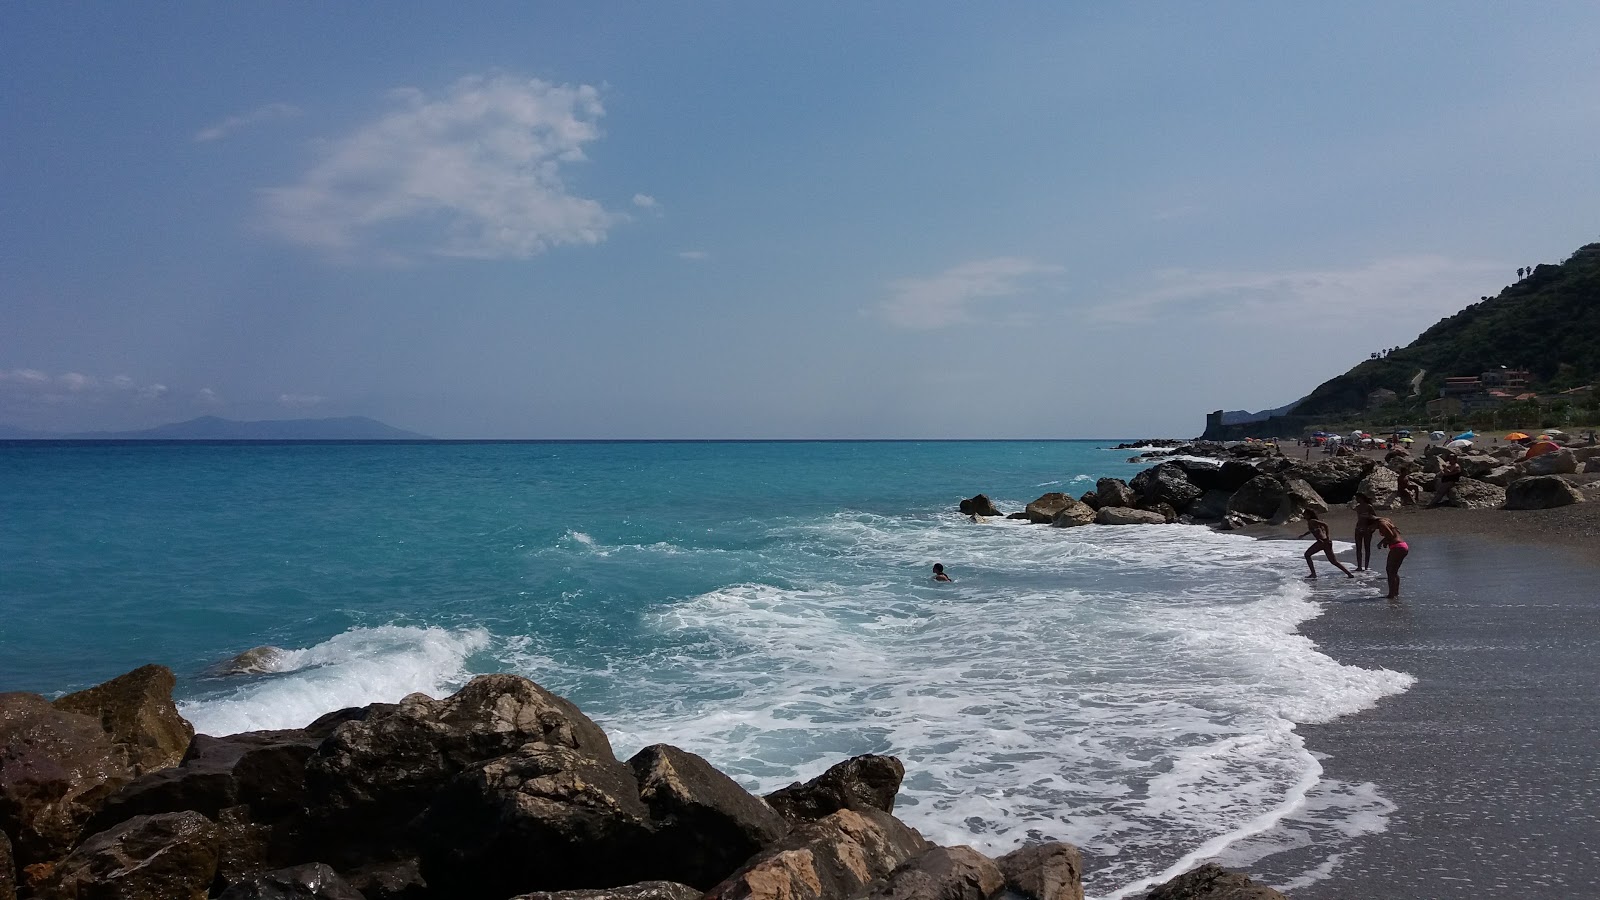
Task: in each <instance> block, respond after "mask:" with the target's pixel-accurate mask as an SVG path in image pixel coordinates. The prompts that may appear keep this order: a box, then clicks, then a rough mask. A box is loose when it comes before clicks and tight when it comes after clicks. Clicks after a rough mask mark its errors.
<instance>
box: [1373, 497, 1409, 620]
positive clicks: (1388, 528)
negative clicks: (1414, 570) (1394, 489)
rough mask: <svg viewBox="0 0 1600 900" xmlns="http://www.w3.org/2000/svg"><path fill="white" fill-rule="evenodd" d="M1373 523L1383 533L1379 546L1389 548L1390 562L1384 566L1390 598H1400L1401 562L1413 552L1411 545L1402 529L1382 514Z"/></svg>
mask: <svg viewBox="0 0 1600 900" xmlns="http://www.w3.org/2000/svg"><path fill="white" fill-rule="evenodd" d="M1373 524H1374V525H1375V526H1376V527H1377V529H1378V533H1379V534H1381V535H1383V538H1382V539H1381V540H1379V541H1378V547H1379V548H1380V549H1381V548H1383V547H1388V548H1389V560H1388V564H1387V565H1386V566H1385V567H1384V570H1385V571H1386V572H1387V573H1388V575H1389V599H1390V600H1399V599H1400V564H1401V563H1403V562H1405V561H1406V557H1407V556H1409V555H1410V554H1411V547H1410V546H1409V545H1407V544H1406V542H1405V541H1404V540H1403V539H1402V538H1401V537H1400V529H1398V528H1396V527H1394V523H1393V522H1391V521H1389V520H1388V519H1385V518H1383V517H1381V516H1380V517H1379V518H1378V519H1377V520H1375V521H1374V522H1373Z"/></svg>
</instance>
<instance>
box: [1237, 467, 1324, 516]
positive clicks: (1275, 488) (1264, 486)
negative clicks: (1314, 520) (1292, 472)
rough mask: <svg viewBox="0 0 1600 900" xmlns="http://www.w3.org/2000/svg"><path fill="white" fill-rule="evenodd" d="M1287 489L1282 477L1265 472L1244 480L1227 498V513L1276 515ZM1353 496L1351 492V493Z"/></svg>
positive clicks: (1287, 494) (1285, 501)
mask: <svg viewBox="0 0 1600 900" xmlns="http://www.w3.org/2000/svg"><path fill="white" fill-rule="evenodd" d="M1288 496H1289V489H1288V487H1286V486H1285V485H1284V483H1283V479H1281V478H1279V477H1278V476H1276V475H1269V474H1267V473H1265V472H1263V473H1261V474H1260V475H1257V476H1256V477H1254V478H1252V479H1250V480H1249V481H1247V482H1245V484H1244V487H1241V488H1239V489H1238V490H1237V491H1234V492H1233V496H1232V497H1229V498H1228V515H1230V516H1231V515H1240V516H1251V517H1254V518H1255V519H1257V520H1266V519H1271V518H1273V517H1274V516H1276V515H1278V510H1279V509H1281V508H1284V506H1285V504H1286V503H1287V501H1288ZM1352 496H1353V493H1352Z"/></svg>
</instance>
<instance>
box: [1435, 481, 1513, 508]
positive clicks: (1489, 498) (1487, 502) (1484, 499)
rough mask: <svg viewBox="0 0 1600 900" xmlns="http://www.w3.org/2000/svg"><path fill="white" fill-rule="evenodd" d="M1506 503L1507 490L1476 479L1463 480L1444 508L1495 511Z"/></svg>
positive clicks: (1452, 492) (1451, 493)
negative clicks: (1456, 507) (1454, 507)
mask: <svg viewBox="0 0 1600 900" xmlns="http://www.w3.org/2000/svg"><path fill="white" fill-rule="evenodd" d="M1505 502H1506V489H1505V488H1503V487H1497V486H1495V485H1492V484H1489V483H1487V482H1483V481H1479V480H1478V479H1476V478H1463V479H1461V481H1459V482H1457V484H1456V487H1455V490H1453V491H1451V492H1450V496H1448V497H1446V498H1445V500H1444V503H1443V504H1441V505H1443V506H1458V507H1460V508H1462V509H1494V508H1495V507H1497V506H1502V505H1504V504H1505Z"/></svg>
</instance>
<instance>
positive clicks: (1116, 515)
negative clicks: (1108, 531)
mask: <svg viewBox="0 0 1600 900" xmlns="http://www.w3.org/2000/svg"><path fill="white" fill-rule="evenodd" d="M1094 521H1095V524H1096V525H1165V524H1166V522H1167V517H1166V516H1163V515H1162V514H1161V513H1154V512H1148V511H1146V510H1142V509H1129V508H1127V507H1125V506H1105V507H1101V509H1100V511H1099V512H1097V513H1095V514H1094Z"/></svg>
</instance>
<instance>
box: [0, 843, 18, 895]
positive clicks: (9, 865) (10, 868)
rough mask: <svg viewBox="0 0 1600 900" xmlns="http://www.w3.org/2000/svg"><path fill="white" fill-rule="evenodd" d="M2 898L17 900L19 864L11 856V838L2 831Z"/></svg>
mask: <svg viewBox="0 0 1600 900" xmlns="http://www.w3.org/2000/svg"><path fill="white" fill-rule="evenodd" d="M0 900H17V865H16V861H15V860H13V859H12V858H11V838H9V837H6V833H5V832H4V831H0Z"/></svg>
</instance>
